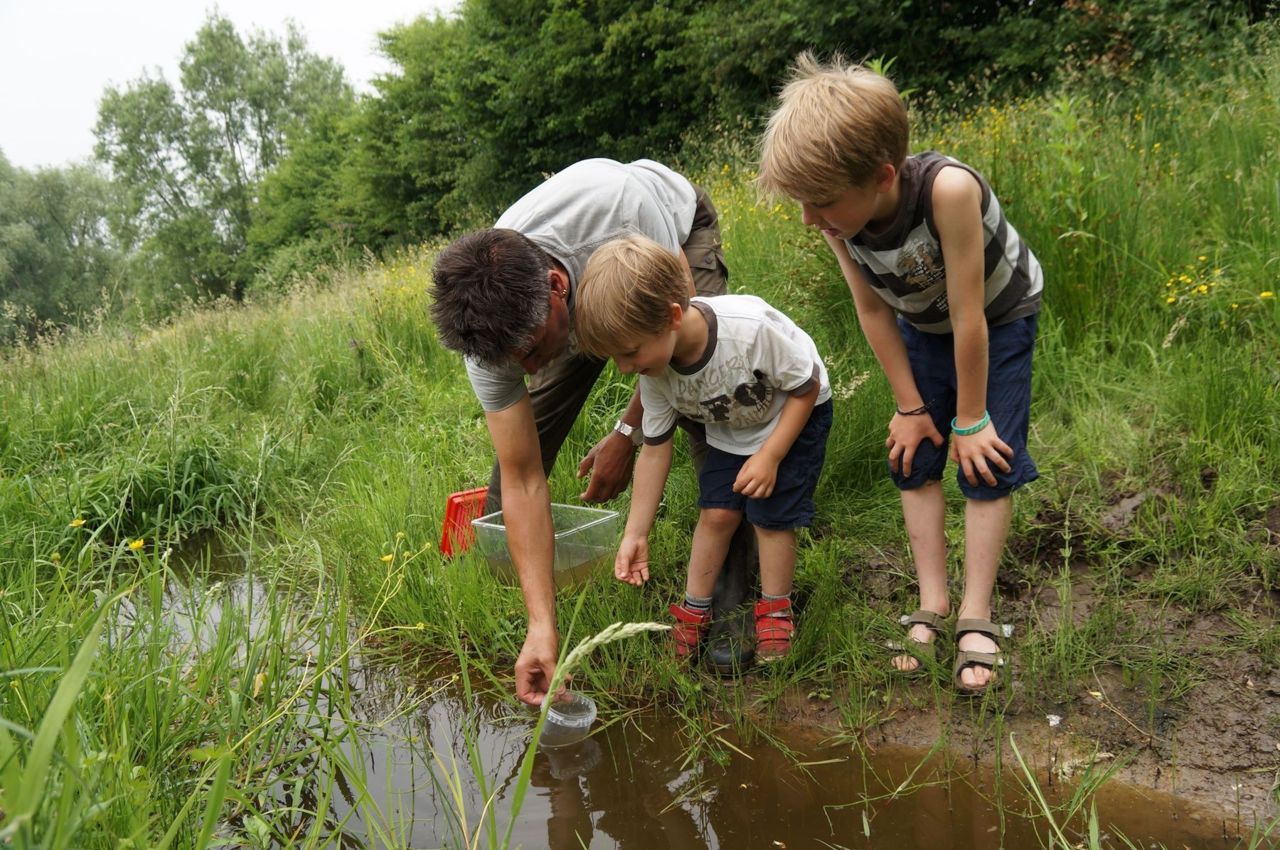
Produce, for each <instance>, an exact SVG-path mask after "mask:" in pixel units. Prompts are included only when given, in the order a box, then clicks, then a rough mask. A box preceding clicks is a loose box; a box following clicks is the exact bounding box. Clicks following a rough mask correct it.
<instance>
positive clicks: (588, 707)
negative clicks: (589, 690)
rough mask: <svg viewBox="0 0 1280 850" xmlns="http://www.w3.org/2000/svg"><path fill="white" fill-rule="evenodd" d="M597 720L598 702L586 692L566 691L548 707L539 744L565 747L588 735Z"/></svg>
mask: <svg viewBox="0 0 1280 850" xmlns="http://www.w3.org/2000/svg"><path fill="white" fill-rule="evenodd" d="M595 720H596V704H595V701H594V700H593V699H591V697H589V696H586V695H585V694H579V693H575V692H573V691H566V692H565V694H564V696H562V697H560V698H559V699H557V700H556V701H555V702H554V703H552V705H551V707H550V708H548V709H547V722H546V724H544V725H543V727H542V737H541V738H540V739H539V744H540V745H541V746H544V747H563V746H566V745H568V744H575V743H577V742H578V741H581V740H582V739H583V738H585V737H587V733H588V732H590V731H591V724H592V723H594V722H595Z"/></svg>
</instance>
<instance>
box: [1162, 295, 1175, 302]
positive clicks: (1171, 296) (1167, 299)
mask: <svg viewBox="0 0 1280 850" xmlns="http://www.w3.org/2000/svg"><path fill="white" fill-rule="evenodd" d="M1177 302H1178V296H1176V295H1170V296H1169V297H1168V298H1166V299H1164V303H1166V304H1176V303H1177Z"/></svg>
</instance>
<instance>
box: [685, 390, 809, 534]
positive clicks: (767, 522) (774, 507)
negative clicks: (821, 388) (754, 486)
mask: <svg viewBox="0 0 1280 850" xmlns="http://www.w3.org/2000/svg"><path fill="white" fill-rule="evenodd" d="M830 433H831V401H830V399H828V400H827V401H824V402H823V403H822V404H819V405H818V406H816V407H815V408H814V409H813V412H812V413H810V414H809V421H808V422H806V423H805V425H804V428H802V429H801V430H800V434H799V436H797V437H796V441H795V442H794V443H792V444H791V451H789V452H787V456H786V457H784V458H783V459H782V462H781V463H779V464H778V480H777V482H776V483H775V484H774V486H773V493H772V494H771V495H770V496H769V497H768V498H767V499H750V498H747V497H746V496H744V495H742V494H741V493H735V492H733V482H734V481H736V480H737V478H738V472H739V470H741V469H742V465H743V464H744V463H746V462H747V459H748V458H749V457H750V455H735V454H729V453H728V452H726V451H721V450H720V449H717V448H716V447H715V446H710V445H709V446H707V458H706V460H705V461H703V464H702V472H700V473H699V474H698V491H699V492H698V507H700V508H722V509H725V510H731V511H740V512H742V513H744V514H745V515H746V517H747V522H749V523H751V524H752V525H754V526H757V527H759V528H764V529H770V530H773V531H782V530H786V529H791V528H804V527H806V526H808V525H809V523H811V522H812V521H813V512H814V508H813V491H814V490H815V489H816V488H817V486H818V476H819V475H820V474H821V473H822V462H823V460H824V459H825V458H826V455H827V435H828V434H830Z"/></svg>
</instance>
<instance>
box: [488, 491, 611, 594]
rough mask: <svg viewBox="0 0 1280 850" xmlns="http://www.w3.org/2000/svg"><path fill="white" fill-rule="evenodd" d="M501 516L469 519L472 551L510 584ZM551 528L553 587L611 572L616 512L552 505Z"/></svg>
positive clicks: (511, 571) (512, 573) (511, 574)
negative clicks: (473, 537)
mask: <svg viewBox="0 0 1280 850" xmlns="http://www.w3.org/2000/svg"><path fill="white" fill-rule="evenodd" d="M502 513H503V512H502V511H497V512H495V513H491V514H485V515H484V516H482V517H479V518H478V519H473V520H472V521H471V526H472V528H474V529H475V532H476V549H477V550H478V551H479V552H480V554H481V555H483V556H484V558H485V560H487V561H488V563H489V568H490V569H491V570H492V571H493V573H494V575H496V576H498V578H500V579H502V580H503V581H510V582H512V583H514V582H515V581H516V573H515V567H514V566H513V565H512V563H511V553H510V552H509V551H508V550H507V526H506V523H505V522H504V520H503V516H502ZM551 525H552V527H553V528H555V532H556V542H555V562H554V570H555V581H556V587H568V586H570V585H573V584H578V583H580V582H582V581H584V580H585V579H586V578H587V576H589V575H591V574H593V573H596V572H600V571H602V570H603V571H606V572H607V571H609V570H610V569H612V567H613V556H614V553H615V552H616V551H617V548H618V535H619V530H618V512H617V511H610V510H605V509H603V508H586V507H579V506H577V505H559V504H553V505H552V506H551Z"/></svg>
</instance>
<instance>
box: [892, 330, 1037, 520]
mask: <svg viewBox="0 0 1280 850" xmlns="http://www.w3.org/2000/svg"><path fill="white" fill-rule="evenodd" d="M1037 318H1038V314H1032V315H1030V316H1027V317H1026V318H1022V319H1015V320H1014V321H1012V322H1009V323H1008V324H1004V325H997V326H996V327H994V328H988V329H987V348H988V351H989V352H990V362H989V363H988V365H987V412H988V413H990V414H991V424H992V425H994V426H995V429H996V433H997V434H999V435H1000V439H1002V440H1004V441H1005V442H1006V443H1008V445H1009V448H1011V449H1013V457H1012V458H1011V459H1010V460H1009V471H1008V472H1001V471H1000V469H999V468H998V467H996V466H995V465H994V464H992V465H991V466H990V469H991V472H992V474H993V475H995V477H996V485H995V486H994V487H992V486H990V485H988V484H987V483H986V482H985V481H983V480H982V479H981V478H979V479H978V484H977V485H976V486H975V485H973V484H970V483H969V480H968V479H967V478H965V477H964V470H963V469H958V468H957V469H956V481H958V482H959V484H960V491H961V492H962V493H964V495H965V498H968V499H984V500H990V499H1000V498H1003V497H1004V496H1007V495H1009V494H1010V493H1012V492H1013V491H1014V490H1016V489H1018V488H1019V487H1021V486H1022V485H1023V484H1027V483H1029V482H1031V481H1035V480H1036V479H1037V478H1039V477H1040V472H1039V470H1037V469H1036V464H1035V461H1033V460H1032V459H1031V455H1029V454H1027V424H1028V421H1029V419H1030V414H1031V353H1032V351H1033V349H1034V348H1035V344H1036V323H1037ZM898 329H899V330H900V331H901V332H902V341H903V342H904V343H905V344H906V346H907V357H908V359H910V361H911V374H912V375H913V376H914V377H915V380H916V387H917V388H918V389H919V390H920V396H921V398H923V399H924V402H925V404H927V405H929V415H930V416H932V417H933V424H934V427H936V428H937V429H938V431H939V433H941V434H942V438H943V443H942V446H941V447H940V448H934V445H933V443H931V442H929V441H928V440H921V441H920V445H919V446H918V447H917V448H916V455H915V458H914V459H913V460H912V462H911V475H909V476H904V475H902V474H901V473H900V472H894V471H893V468H892V467H890V469H889V474H890V475H891V476H893V483H894V484H896V485H898V489H899V490H914V489H915V488H917V487H921V486H923V485H924V484H925V483H926V482H929V481H941V480H942V470H943V468H944V467H945V466H946V464H947V442H948V441H949V439H950V437H951V420H952V418H953V417H955V415H956V361H955V339H954V338H953V337H952V335H951V334H930V333H924V332H923V331H919V330H916V328H914V327H913V326H912V325H911V324H910V323H908V322H907V321H905V320H904V319H901V318H900V319H898Z"/></svg>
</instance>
